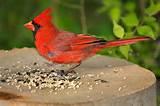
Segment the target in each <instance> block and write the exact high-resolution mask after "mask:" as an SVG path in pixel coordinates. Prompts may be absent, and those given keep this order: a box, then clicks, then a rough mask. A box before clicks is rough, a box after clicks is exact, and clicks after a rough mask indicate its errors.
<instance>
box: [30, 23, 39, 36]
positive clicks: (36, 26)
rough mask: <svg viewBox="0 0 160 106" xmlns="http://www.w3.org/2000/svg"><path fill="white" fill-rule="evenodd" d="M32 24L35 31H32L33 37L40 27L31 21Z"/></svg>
mask: <svg viewBox="0 0 160 106" xmlns="http://www.w3.org/2000/svg"><path fill="white" fill-rule="evenodd" d="M32 24H33V25H34V28H35V30H34V31H32V32H33V35H34V36H35V34H36V33H37V31H38V30H39V29H40V27H41V26H40V25H39V24H37V23H35V21H33V20H32Z"/></svg>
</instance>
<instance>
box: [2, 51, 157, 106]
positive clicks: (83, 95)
mask: <svg viewBox="0 0 160 106" xmlns="http://www.w3.org/2000/svg"><path fill="white" fill-rule="evenodd" d="M34 62H37V63H38V64H39V67H40V68H45V67H43V64H44V63H46V62H47V61H46V60H44V59H43V58H42V57H40V56H39V55H38V53H37V52H36V51H35V49H29V48H23V49H14V50H11V51H0V73H1V74H4V73H5V74H13V73H15V72H16V71H21V69H19V70H15V69H14V68H15V67H16V66H19V67H20V66H23V65H27V66H30V65H31V64H33V63H34ZM16 69H17V68H16ZM7 70H10V71H9V72H7ZM23 71H24V70H23ZM75 71H76V72H77V73H79V75H80V77H81V79H80V81H81V85H80V86H79V87H77V88H76V89H63V90H59V91H52V92H49V90H48V89H46V90H45V89H43V90H36V91H35V92H31V91H30V90H26V91H25V90H22V91H19V90H18V89H17V88H16V87H15V86H12V85H7V84H4V83H0V87H1V88H0V106H156V88H155V83H156V78H155V76H154V74H153V73H152V72H151V71H149V70H147V69H144V68H142V67H140V66H138V65H135V64H132V63H129V62H127V61H125V60H121V59H117V58H111V57H106V56H99V55H96V56H94V57H91V58H90V59H88V60H86V61H84V62H83V63H82V65H81V66H80V67H78V68H77V69H76V70H75ZM13 80H14V79H13Z"/></svg>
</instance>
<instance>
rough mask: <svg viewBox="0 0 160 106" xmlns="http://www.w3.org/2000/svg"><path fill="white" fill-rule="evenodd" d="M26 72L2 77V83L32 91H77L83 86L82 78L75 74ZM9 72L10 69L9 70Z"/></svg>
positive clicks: (0, 80)
mask: <svg viewBox="0 0 160 106" xmlns="http://www.w3.org/2000/svg"><path fill="white" fill-rule="evenodd" d="M24 69H25V71H22V72H16V73H12V74H9V75H6V74H5V75H1V77H0V82H1V83H7V84H8V85H14V86H16V87H17V89H19V90H22V87H27V88H28V89H30V90H37V89H47V88H49V89H52V90H62V89H66V88H71V89H76V88H79V86H80V85H81V82H80V77H79V75H78V74H77V73H75V72H68V73H66V72H64V70H58V71H55V70H50V71H48V70H45V69H39V68H34V69H32V68H29V70H26V69H27V68H26V67H25V68H24ZM8 70H9V69H8Z"/></svg>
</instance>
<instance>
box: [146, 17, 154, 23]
mask: <svg viewBox="0 0 160 106" xmlns="http://www.w3.org/2000/svg"><path fill="white" fill-rule="evenodd" d="M144 21H145V22H146V23H152V22H155V21H156V18H155V17H152V16H146V17H144Z"/></svg>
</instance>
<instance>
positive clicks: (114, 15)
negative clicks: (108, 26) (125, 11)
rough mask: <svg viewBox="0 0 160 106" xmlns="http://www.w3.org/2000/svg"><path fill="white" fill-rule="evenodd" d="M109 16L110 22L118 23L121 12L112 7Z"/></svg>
mask: <svg viewBox="0 0 160 106" xmlns="http://www.w3.org/2000/svg"><path fill="white" fill-rule="evenodd" d="M109 15H110V17H111V19H112V20H115V21H116V22H118V21H119V19H120V16H121V10H120V8H118V7H114V8H112V9H111V10H110V11H109Z"/></svg>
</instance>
